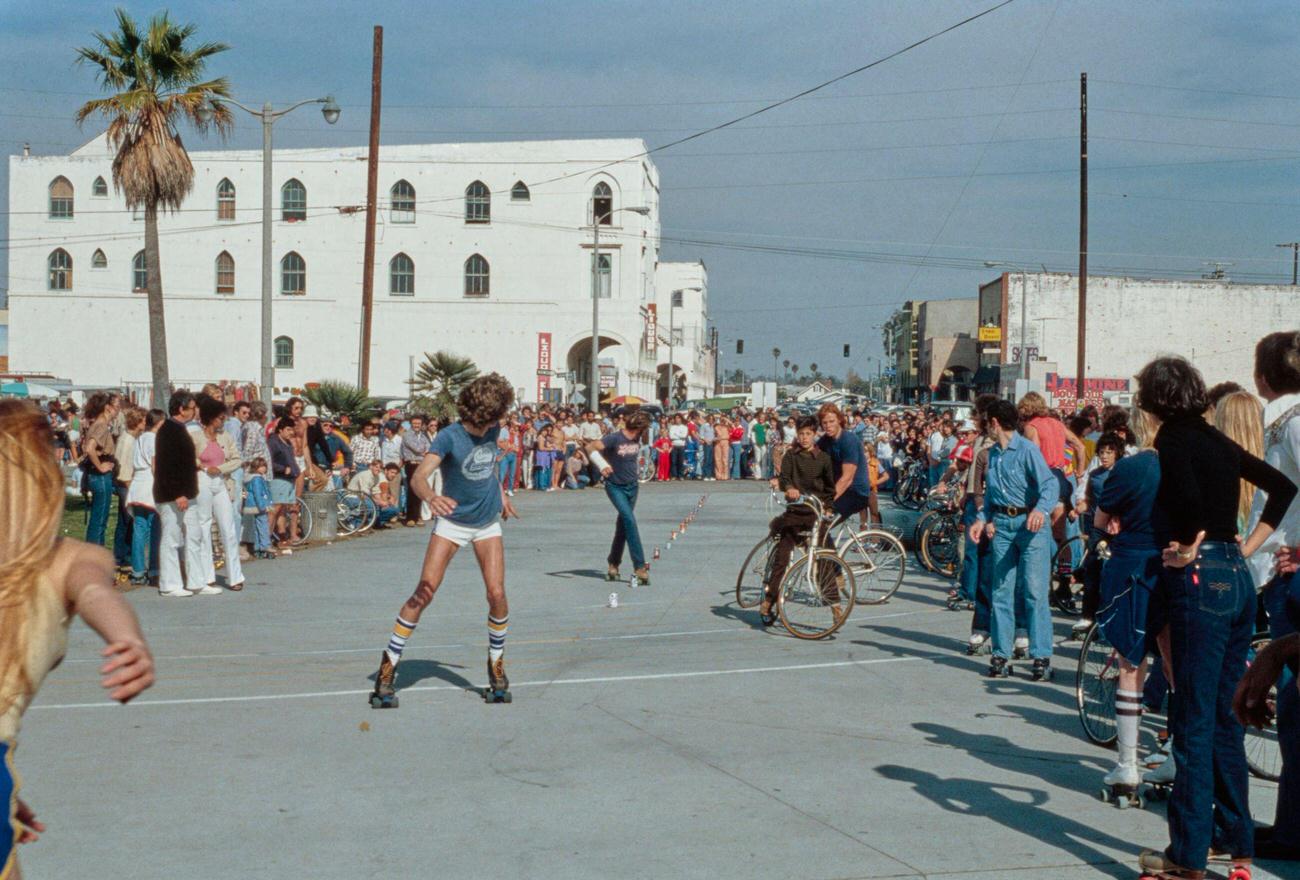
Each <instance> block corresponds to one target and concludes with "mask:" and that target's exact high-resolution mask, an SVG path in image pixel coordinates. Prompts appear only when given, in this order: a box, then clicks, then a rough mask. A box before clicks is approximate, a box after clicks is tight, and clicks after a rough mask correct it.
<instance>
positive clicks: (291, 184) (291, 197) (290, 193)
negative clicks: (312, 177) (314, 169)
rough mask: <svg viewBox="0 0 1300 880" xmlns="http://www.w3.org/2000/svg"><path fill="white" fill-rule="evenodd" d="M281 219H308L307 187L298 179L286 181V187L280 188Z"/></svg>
mask: <svg viewBox="0 0 1300 880" xmlns="http://www.w3.org/2000/svg"><path fill="white" fill-rule="evenodd" d="M280 219H282V220H289V221H296V220H306V219H307V187H305V186H303V185H302V182H301V181H299V180H298V179H297V178H296V177H295V178H290V179H289V180H286V181H285V183H284V186H282V187H280Z"/></svg>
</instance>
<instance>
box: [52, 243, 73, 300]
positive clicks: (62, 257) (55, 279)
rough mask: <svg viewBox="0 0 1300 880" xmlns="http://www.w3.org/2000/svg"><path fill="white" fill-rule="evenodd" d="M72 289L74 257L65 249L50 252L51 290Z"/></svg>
mask: <svg viewBox="0 0 1300 880" xmlns="http://www.w3.org/2000/svg"><path fill="white" fill-rule="evenodd" d="M71 289H72V256H71V255H70V254H69V253H68V252H67V251H65V250H64V249H63V248H56V249H55V250H53V251H51V252H50V290H71Z"/></svg>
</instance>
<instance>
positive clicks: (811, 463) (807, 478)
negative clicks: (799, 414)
mask: <svg viewBox="0 0 1300 880" xmlns="http://www.w3.org/2000/svg"><path fill="white" fill-rule="evenodd" d="M772 488H774V489H780V490H781V492H782V493H784V495H785V499H786V501H788V502H793V501H798V500H799V499H800V498H802V497H804V496H805V495H811V496H813V497H814V498H816V499H817V500H818V501H820V502H821V503H822V505H823V506H826V507H829V506H830V504H831V503H832V502H833V501H834V499H835V469H834V466H833V465H832V464H831V457H830V456H829V455H827V454H826V453H825V452H823V451H822V450H820V449H818V448H817V420H816V419H814V418H809V417H805V418H802V419H800V420H799V423H798V425H797V428H796V433H795V446H794V448H793V449H792V450H791V451H790V452H787V453H786V454H785V456H784V457H783V458H782V459H781V473H780V475H779V476H777V477H774V478H773V479H772ZM817 525H818V524H817V514H816V512H815V511H814V510H813V508H811V507H809V506H808V505H806V504H792V505H791V506H790V507H789V508H788V509H787V510H786V511H785V512H784V513H782V514H781V515H780V516H778V517H776V518H775V519H773V520H772V522H771V524H770V525H769V528H770V529H771V530H772V534H773V535H775V536H778V537H779V538H780V540H779V542H778V543H777V545H776V552H775V553H774V554H773V556H772V568H771V571H770V572H769V573H768V579H767V581H766V582H765V583H764V584H763V604H762V605H761V606H759V613H760V614H761V615H762V617H763V626H771V625H772V624H773V623H774V622H775V621H776V612H775V611H773V609H774V608H775V607H776V597H777V591H778V590H779V589H780V588H781V581H782V579H783V578H784V577H785V570H786V568H787V567H789V565H790V554H791V552H793V551H794V545H795V544H796V543H797V542H798V541H799V540H800V538H801V536H802V535H803V533H805V532H808V531H809V530H811V529H812V528H814V527H816V526H817Z"/></svg>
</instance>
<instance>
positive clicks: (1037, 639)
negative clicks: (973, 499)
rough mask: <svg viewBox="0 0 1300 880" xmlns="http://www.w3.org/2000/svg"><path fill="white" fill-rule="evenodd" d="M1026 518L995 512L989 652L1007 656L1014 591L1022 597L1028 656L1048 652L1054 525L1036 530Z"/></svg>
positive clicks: (1013, 621)
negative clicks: (991, 647)
mask: <svg viewBox="0 0 1300 880" xmlns="http://www.w3.org/2000/svg"><path fill="white" fill-rule="evenodd" d="M1027 518H1028V517H1026V516H1025V515H1023V514H1022V515H1020V516H1007V515H1005V514H1001V513H998V514H994V515H993V526H994V532H993V540H992V541H991V542H990V546H989V562H990V563H991V564H992V568H993V573H992V585H993V590H992V621H991V622H992V624H993V625H992V627H990V634H991V635H992V637H993V653H994V655H996V656H998V657H1006V658H1010V657H1011V649H1012V647H1013V644H1014V640H1015V632H1016V625H1015V624H1016V604H1017V596H1018V595H1019V596H1020V597H1022V598H1023V602H1024V610H1025V624H1026V628H1027V629H1028V630H1029V656H1030V657H1033V658H1034V659H1038V658H1040V657H1041V658H1043V659H1050V658H1051V656H1052V611H1051V608H1050V606H1049V605H1048V601H1047V594H1048V580H1049V577H1048V575H1049V571H1048V569H1050V568H1051V565H1052V528H1051V525H1050V524H1049V523H1047V522H1044V523H1043V527H1042V528H1041V529H1039V530H1038V531H1037V532H1031V531H1029V530H1028V529H1027V528H1025V521H1026V519H1027Z"/></svg>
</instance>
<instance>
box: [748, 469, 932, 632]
mask: <svg viewBox="0 0 1300 880" xmlns="http://www.w3.org/2000/svg"><path fill="white" fill-rule="evenodd" d="M769 500H770V501H771V500H779V501H781V503H784V501H783V499H781V495H780V493H778V492H776V491H773V492H772V493H771V495H770V499H769ZM830 530H831V531H832V532H833V539H832V541H831V544H832V546H833V547H834V549H835V553H836V555H838V556H839V557H840V558H841V559H843V560H844V561H845V562H846V563H847V564H848V565H849V568H850V569H852V571H853V577H854V581H855V584H856V587H857V589H856V597H855V600H854V601H855V602H856V603H857V604H858V605H880V604H883V603H885V602H887V601H889V598H890V597H891V596H893V595H894V593H896V592H897V591H898V588H899V587H900V586H902V583H903V575H904V574H905V573H906V570H907V551H906V550H905V549H904V548H903V542H902V541H901V540H900V539H899V537H898V536H897V535H896V534H894V533H893V532H892V531H890V530H889V529H887V528H885V527H884V526H881V525H872V526H869V527H867V528H862V529H854V528H853V527H852V526H851V525H849V523H848V520H845V519H841V520H840V521H839V522H838V523H835V524H833V525H832V526H831V527H830ZM775 550H776V539H775V538H773V537H772V536H771V535H768V536H766V537H764V538H763V539H762V540H761V541H759V542H758V543H757V544H755V545H754V548H753V549H752V550H750V551H749V555H748V556H746V557H745V562H744V563H743V564H742V565H741V567H740V574H739V575H738V576H737V578H736V604H738V605H739V606H740V607H741V608H754V607H756V606H757V605H758V604H759V603H760V602H761V601H762V600H763V595H762V591H763V587H762V585H763V584H764V583H766V581H767V578H766V575H767V573H768V572H769V571H770V570H771V559H770V557H771V554H772V553H773V552H775ZM796 552H797V551H796ZM794 562H795V560H794V557H793V556H792V557H791V562H790V565H791V567H793V566H794Z"/></svg>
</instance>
